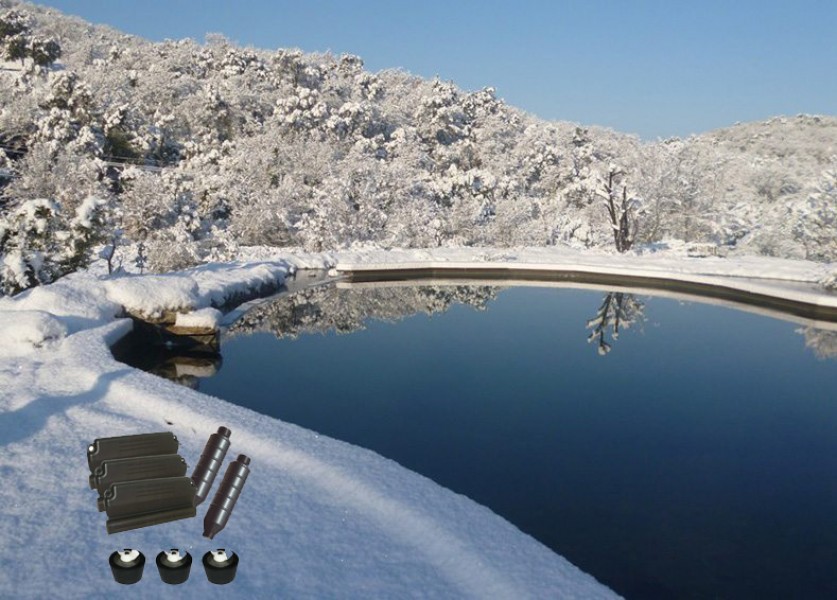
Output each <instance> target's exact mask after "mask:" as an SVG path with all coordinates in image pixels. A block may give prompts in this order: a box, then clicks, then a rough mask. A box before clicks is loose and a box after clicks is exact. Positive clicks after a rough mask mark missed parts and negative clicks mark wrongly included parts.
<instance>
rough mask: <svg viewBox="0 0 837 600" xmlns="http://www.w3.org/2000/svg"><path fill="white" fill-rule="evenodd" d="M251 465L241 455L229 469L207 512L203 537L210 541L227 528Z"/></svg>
mask: <svg viewBox="0 0 837 600" xmlns="http://www.w3.org/2000/svg"><path fill="white" fill-rule="evenodd" d="M249 464H250V458H249V457H247V456H244V455H243V454H239V455H238V458H236V459H235V460H234V461H232V462H231V463H230V465H229V466H228V467H227V471H226V473H224V479H223V480H222V481H221V485H220V486H218V491H217V492H215V496H214V497H213V498H212V503H211V504H210V505H209V510H207V511H206V517H204V519H203V535H204V536H206V537H208V538H209V539H210V540H211V539H212V538H214V537H215V536H216V535H217V534H218V533H219V532H220V531H221V530H222V529H223V528H224V527H226V526H227V521H229V519H230V515H231V514H232V510H233V508H234V507H235V503H236V502H237V501H238V497H239V496H240V495H241V490H242V489H244V482H245V481H247V475H249V474H250V467H249V466H248V465H249Z"/></svg>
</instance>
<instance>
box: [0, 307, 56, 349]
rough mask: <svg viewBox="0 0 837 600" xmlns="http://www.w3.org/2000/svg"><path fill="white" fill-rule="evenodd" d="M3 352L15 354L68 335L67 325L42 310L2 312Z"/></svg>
mask: <svg viewBox="0 0 837 600" xmlns="http://www.w3.org/2000/svg"><path fill="white" fill-rule="evenodd" d="M0 331H2V332H3V345H2V348H3V354H15V353H18V352H20V351H21V350H24V351H25V350H29V349H32V348H34V347H38V346H41V345H43V344H44V343H46V342H49V341H53V340H57V339H60V338H63V337H64V336H66V335H67V328H66V326H65V325H64V324H63V323H62V322H61V321H59V320H58V319H56V318H55V317H53V316H52V315H51V314H49V313H46V312H43V311H40V310H20V311H14V312H0Z"/></svg>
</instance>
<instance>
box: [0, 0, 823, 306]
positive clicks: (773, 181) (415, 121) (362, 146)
mask: <svg viewBox="0 0 837 600" xmlns="http://www.w3.org/2000/svg"><path fill="white" fill-rule="evenodd" d="M0 54H2V56H0V288H2V293H6V294H10V293H15V292H17V291H20V290H22V289H25V288H28V287H31V286H33V285H37V284H38V283H44V282H47V281H51V280H53V279H55V278H57V277H60V276H61V275H63V274H65V273H67V272H70V271H73V270H75V269H78V268H79V267H81V266H83V265H84V264H85V263H86V261H88V260H90V258H91V253H92V252H93V251H94V250H97V251H100V252H101V255H102V256H103V257H104V258H106V259H107V260H108V261H109V265H110V267H111V268H113V269H117V268H120V267H123V268H128V267H130V268H131V269H149V270H153V271H166V270H170V269H177V268H183V267H186V266H189V265H193V264H196V263H199V262H202V261H207V260H229V259H232V258H235V256H236V254H237V251H238V249H239V248H240V247H241V246H251V245H267V246H281V247H301V248H304V249H306V250H315V251H320V250H330V249H338V248H345V247H350V246H354V245H359V244H360V245H374V246H378V247H384V248H390V247H435V246H449V245H490V246H512V245H535V246H541V245H552V244H569V245H573V246H577V247H602V248H613V249H614V250H619V251H626V250H629V249H631V248H637V247H647V246H648V245H649V244H659V245H664V244H665V243H666V242H667V241H669V240H682V241H685V242H690V243H701V244H707V245H710V247H713V248H717V249H718V250H717V252H718V253H720V254H724V253H728V252H746V253H755V254H766V255H774V256H782V257H794V258H805V259H810V260H826V261H833V260H835V259H837V148H835V147H834V141H835V140H836V139H837V118H834V117H829V116H802V115H801V116H797V117H788V118H778V117H777V118H775V119H772V120H770V121H767V122H764V123H753V124H745V125H736V126H733V127H731V128H729V129H725V130H720V131H715V132H711V133H708V134H704V135H701V136H695V137H691V138H688V139H669V140H661V141H657V142H653V143H650V142H641V141H640V140H639V139H637V138H635V137H632V136H627V135H623V134H619V133H616V132H613V131H610V130H605V129H599V128H595V127H589V128H585V127H580V126H577V125H575V124H571V123H564V122H546V121H542V120H539V119H537V118H535V117H533V116H531V115H528V114H526V113H524V112H522V111H520V110H517V109H515V108H513V107H510V106H508V105H506V104H505V103H504V102H503V101H502V100H501V99H499V98H498V97H497V96H496V94H495V91H494V90H493V89H490V88H487V89H483V90H478V91H474V92H466V91H463V90H461V89H459V88H457V87H456V86H455V85H454V84H453V83H449V82H445V81H439V80H424V79H420V78H418V77H414V76H411V75H409V74H407V73H404V72H402V71H397V70H392V71H383V72H379V73H370V72H368V71H365V70H364V68H363V62H362V60H361V59H360V58H358V57H356V56H351V55H342V56H332V55H329V54H304V53H302V52H300V51H298V50H288V49H279V50H272V51H268V50H257V49H252V48H242V47H239V46H236V45H235V44H233V43H231V42H229V41H228V40H226V39H225V38H224V37H223V36H220V35H215V34H213V35H209V36H207V39H206V42H205V43H203V44H202V43H198V42H195V41H193V40H180V41H165V42H162V43H151V42H148V41H144V40H142V39H139V38H136V37H133V36H128V35H124V34H121V33H119V32H117V31H114V30H112V29H109V28H106V27H101V26H93V25H90V24H88V23H85V22H84V21H82V20H80V19H77V18H73V17H68V16H65V15H62V14H61V13H59V12H57V11H55V10H51V9H45V8H42V7H38V6H36V5H32V4H28V3H24V2H20V1H18V0H0Z"/></svg>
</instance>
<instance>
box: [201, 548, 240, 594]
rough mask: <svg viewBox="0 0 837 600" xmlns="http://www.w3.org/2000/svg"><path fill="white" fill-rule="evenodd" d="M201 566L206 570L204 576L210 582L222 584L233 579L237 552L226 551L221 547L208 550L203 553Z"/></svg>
mask: <svg viewBox="0 0 837 600" xmlns="http://www.w3.org/2000/svg"><path fill="white" fill-rule="evenodd" d="M203 568H204V571H206V578H207V579H209V581H210V582H211V583H214V584H217V585H224V584H226V583H229V582H231V581H232V580H233V579H235V572H236V570H237V569H238V554H236V553H235V552H227V551H226V550H224V549H223V548H219V549H218V550H210V551H209V552H207V553H206V554H204V555H203Z"/></svg>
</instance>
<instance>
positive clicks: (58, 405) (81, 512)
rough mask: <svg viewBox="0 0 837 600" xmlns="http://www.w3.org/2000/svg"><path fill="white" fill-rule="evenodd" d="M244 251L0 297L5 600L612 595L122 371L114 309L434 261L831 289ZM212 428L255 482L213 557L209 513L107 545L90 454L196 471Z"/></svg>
mask: <svg viewBox="0 0 837 600" xmlns="http://www.w3.org/2000/svg"><path fill="white" fill-rule="evenodd" d="M256 255H259V256H260V257H261V258H262V259H270V260H271V262H248V263H242V264H236V265H208V266H206V267H201V268H197V269H193V270H191V271H188V272H184V273H182V274H179V275H170V276H153V277H151V276H145V277H123V278H118V279H106V278H103V277H101V276H97V275H95V274H93V273H82V274H76V275H73V276H70V277H67V278H65V279H63V280H61V281H59V282H57V283H55V284H52V285H50V286H46V287H43V288H36V289H34V290H31V291H30V292H28V293H25V294H21V295H20V296H18V297H16V298H14V299H8V298H4V299H0V328H2V331H3V334H4V339H3V343H2V345H0V445H2V447H3V452H2V453H0V476H2V482H3V485H2V486H0V507H2V508H0V531H2V532H3V535H2V538H1V541H0V597H3V598H46V597H52V596H54V595H56V594H60V596H61V597H66V598H91V597H104V596H107V595H110V594H113V593H114V592H117V591H118V592H119V593H126V592H130V593H131V594H133V595H137V596H139V597H148V596H152V595H159V594H171V595H175V594H176V595H177V596H178V597H191V596H198V595H200V596H203V595H205V594H207V593H213V592H214V593H217V594H219V595H220V594H221V593H224V594H226V595H229V594H233V596H234V597H271V598H273V597H293V598H299V597H377V598H383V597H387V598H394V597H433V598H439V597H476V598H527V597H530V598H546V597H561V598H598V597H601V598H604V597H611V596H612V595H613V594H612V592H610V591H609V590H607V589H606V588H604V587H603V586H601V585H599V584H598V583H597V582H596V581H595V580H594V579H592V578H591V577H589V576H588V575H585V574H584V573H582V572H580V571H579V570H578V569H576V568H575V567H573V566H572V565H571V564H569V563H568V562H567V561H565V560H564V559H563V558H561V557H560V556H558V555H556V554H554V553H553V552H551V551H550V550H548V549H547V548H545V547H544V546H542V545H541V544H539V543H538V542H536V541H535V540H533V539H532V538H530V537H529V536H526V535H524V534H522V533H520V532H519V531H518V530H517V529H516V528H515V527H513V526H512V525H510V524H509V523H507V522H506V521H504V520H503V519H501V518H499V517H498V516H496V515H494V514H493V513H491V512H490V511H489V510H488V509H486V508H484V507H481V506H479V505H477V504H475V503H473V502H472V501H470V500H468V499H467V498H465V497H462V496H459V495H456V494H453V493H452V492H450V491H448V490H445V489H443V488H441V487H439V486H437V485H436V484H434V483H432V482H431V481H429V480H427V479H425V478H423V477H421V476H419V475H417V474H415V473H412V472H410V471H407V470H405V469H403V468H401V467H400V466H399V465H397V464H395V463H393V462H392V461H389V460H386V459H384V458H382V457H380V456H378V455H376V454H374V453H371V452H369V451H366V450H363V449H360V448H357V447H354V446H350V445H347V444H344V443H342V442H338V441H335V440H331V439H328V438H324V437H322V436H319V435H317V434H316V433H314V432H311V431H307V430H303V429H300V428H298V427H295V426H293V425H290V424H287V423H283V422H281V421H276V420H273V419H269V418H267V417H264V416H261V415H258V414H256V413H253V412H252V411H249V410H246V409H243V408H240V407H237V406H234V405H231V404H229V403H227V402H224V401H222V400H218V399H215V398H211V397H208V396H205V395H202V394H199V393H197V392H194V391H192V390H189V389H186V388H183V387H180V386H177V385H175V384H173V383H170V382H168V381H165V380H162V379H159V378H156V377H154V376H151V375H148V374H146V373H142V372H139V371H136V370H134V369H131V368H129V367H126V366H125V365H123V364H120V363H118V362H116V361H115V360H113V358H112V357H111V355H110V352H109V349H108V345H109V344H112V343H113V342H114V341H115V340H117V339H118V338H119V337H120V336H122V335H124V334H125V333H126V332H127V331H128V330H129V329H130V322H129V321H127V320H125V319H120V318H118V315H119V314H120V312H121V310H122V309H123V307H128V308H130V309H131V310H133V311H139V312H143V313H145V314H148V315H153V314H159V313H160V312H162V311H163V310H171V309H177V310H180V311H182V312H189V311H196V310H197V311H202V312H199V313H198V314H197V315H195V317H194V318H195V319H197V320H203V319H206V318H209V317H210V316H211V317H212V318H213V319H217V315H216V314H215V313H213V312H211V311H206V310H205V309H206V308H207V307H209V306H212V305H219V304H221V303H223V300H224V298H226V297H229V296H231V295H234V294H237V293H241V292H242V291H244V290H246V289H248V288H251V287H259V286H262V285H264V284H265V283H270V282H275V281H276V280H278V279H281V278H282V277H283V276H284V275H285V274H286V273H287V272H288V271H289V270H292V269H293V268H295V267H324V266H327V267H336V268H337V269H340V268H348V267H352V268H359V267H361V266H363V265H366V267H367V268H375V267H376V266H377V267H378V268H382V265H392V264H394V263H399V264H401V265H403V264H407V263H413V264H424V265H428V264H432V263H434V262H436V263H445V264H452V263H457V264H458V265H468V264H482V265H485V264H489V263H494V262H496V263H498V264H509V265H512V264H513V265H517V266H520V265H535V264H537V265H539V267H538V268H542V267H543V266H544V265H554V266H561V265H564V266H566V265H572V267H573V268H574V269H575V270H578V269H579V268H588V269H605V268H611V269H612V268H614V267H615V268H617V269H618V270H619V272H622V273H626V272H641V271H647V270H652V271H654V272H655V273H656V274H657V275H663V274H666V273H667V274H669V275H670V276H674V277H681V278H682V277H712V278H723V280H725V281H733V280H740V281H746V282H747V283H746V285H753V283H752V282H753V281H754V280H755V279H758V278H762V279H760V280H759V281H757V282H756V283H757V284H758V285H761V286H767V287H771V289H773V290H774V292H775V293H777V294H778V293H785V292H786V293H788V294H792V295H795V296H798V295H799V294H804V295H806V297H808V298H810V299H813V300H815V301H816V302H819V303H822V304H827V305H829V306H834V305H837V297H836V296H835V295H834V294H829V293H826V292H824V291H822V292H817V291H816V289H815V288H814V286H802V285H800V283H805V284H813V283H815V282H817V281H820V280H821V279H823V278H824V277H826V276H827V275H828V274H829V273H831V272H832V271H833V265H831V266H828V265H815V264H812V263H804V262H793V261H771V260H769V259H736V260H735V261H732V260H727V259H723V260H722V259H700V260H697V259H695V260H687V259H685V258H684V257H683V256H680V255H677V254H676V253H669V254H668V255H663V254H660V255H654V256H634V257H627V258H626V257H615V256H612V255H606V254H602V255H593V254H584V255H581V254H577V253H572V252H566V251H551V252H550V251H549V250H520V251H514V250H502V251H501V250H497V251H491V250H485V249H479V250H477V249H461V250H439V251H411V252H406V251H405V252H394V253H393V252H390V253H382V252H381V251H372V250H366V251H354V252H345V253H340V254H329V255H302V254H296V255H294V256H289V255H287V254H284V255H280V254H278V253H277V252H275V251H270V250H267V249H263V250H261V251H257V250H253V256H254V257H255V256H256ZM530 268H534V267H531V266H530ZM742 277H746V278H747V279H746V280H744V279H740V278H742ZM765 277H767V278H769V279H770V280H772V281H768V280H767V279H763V278H765ZM782 290H784V292H783V291H782ZM187 321H188V319H187ZM277 368H281V365H277ZM323 376H324V377H327V376H328V366H327V365H323ZM277 393H278V394H281V390H278V391H277ZM220 425H226V426H228V427H229V428H230V429H231V430H232V447H231V450H230V455H232V456H235V455H236V454H239V453H244V454H247V455H248V456H250V457H251V458H252V464H251V469H252V473H251V476H250V479H249V480H248V483H247V486H246V488H245V490H244V493H243V495H242V497H241V500H240V501H239V504H238V506H237V507H236V509H235V513H234V514H233V517H232V519H231V521H230V523H229V525H228V527H227V528H226V529H225V530H224V531H223V532H221V533H220V534H219V535H218V536H217V537H216V539H215V540H214V541H213V542H210V541H209V540H207V539H205V538H202V537H201V532H202V526H201V520H202V517H203V514H204V513H205V508H206V506H207V505H206V504H204V505H202V506H201V507H199V509H198V517H199V518H198V519H188V520H183V521H178V522H174V523H168V524H164V525H159V526H155V527H150V528H146V529H140V530H135V531H130V532H124V533H119V534H114V535H108V534H107V533H106V531H105V517H104V515H103V514H101V513H98V512H97V511H96V508H95V492H93V491H92V490H90V489H88V485H87V475H88V468H87V462H86V456H85V448H86V446H87V444H89V443H90V442H91V441H92V440H93V439H95V438H97V437H107V436H116V435H128V434H135V433H143V432H151V431H162V430H170V431H173V432H174V433H175V434H176V435H177V436H178V438H179V439H180V443H181V448H180V453H181V454H182V455H183V456H184V457H185V458H186V460H187V462H188V463H189V466H190V468H191V467H192V466H193V465H194V464H195V461H196V460H197V458H198V456H199V455H200V452H201V449H202V447H203V444H204V443H205V441H206V439H207V437H208V436H209V434H210V433H213V432H214V431H215V430H216V429H217V428H218V426H220ZM216 485H217V484H216ZM213 491H214V490H213ZM207 504H208V503H207ZM125 547H133V548H138V549H140V550H142V551H143V552H144V553H145V555H146V559H147V561H148V562H147V565H146V572H145V575H144V577H143V580H142V581H141V582H140V583H139V584H137V585H136V586H133V587H131V588H120V587H119V586H118V585H117V584H116V583H114V582H113V580H112V578H111V575H110V572H109V568H108V565H107V557H108V555H109V554H110V553H111V552H112V551H113V550H115V549H121V548H125ZM172 547H179V548H181V549H186V550H188V551H189V552H191V553H192V555H193V558H194V559H195V565H194V566H193V570H192V576H191V578H190V580H189V581H188V582H187V583H186V584H185V585H183V586H180V587H171V586H166V585H165V584H163V583H162V582H161V581H160V579H159V576H158V575H157V573H156V568H155V566H154V564H153V560H154V557H155V556H156V554H157V553H158V552H159V551H160V550H163V549H167V548H172ZM216 547H226V548H231V549H234V550H235V551H236V552H238V553H239V555H240V556H241V564H240V566H239V574H238V576H237V578H236V580H235V582H234V583H233V584H231V586H228V587H227V588H216V589H213V586H211V584H209V583H208V582H207V581H206V578H205V576H204V574H203V572H202V568H201V566H200V562H199V561H200V557H201V556H202V555H203V553H204V552H206V551H207V550H209V549H211V548H216Z"/></svg>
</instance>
